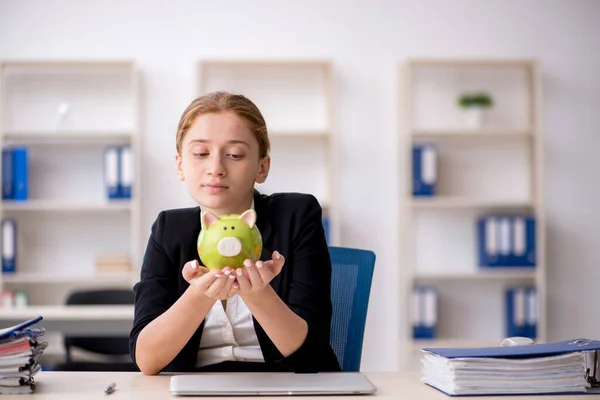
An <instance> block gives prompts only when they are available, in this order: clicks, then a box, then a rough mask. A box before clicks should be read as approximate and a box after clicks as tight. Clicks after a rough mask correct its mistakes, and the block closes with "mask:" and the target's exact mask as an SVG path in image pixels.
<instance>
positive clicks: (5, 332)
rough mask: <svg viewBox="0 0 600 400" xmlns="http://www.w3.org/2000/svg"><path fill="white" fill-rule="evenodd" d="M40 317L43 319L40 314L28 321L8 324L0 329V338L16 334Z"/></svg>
mask: <svg viewBox="0 0 600 400" xmlns="http://www.w3.org/2000/svg"><path fill="white" fill-rule="evenodd" d="M42 319H44V318H43V317H42V316H41V315H38V316H37V317H34V318H32V319H30V320H28V321H25V322H21V323H19V324H17V325H13V326H9V327H8V328H3V329H0V340H2V339H6V338H10V337H13V336H18V335H19V334H20V332H21V331H22V330H24V329H25V328H29V327H30V326H31V325H34V324H37V323H38V322H40V321H41V320H42Z"/></svg>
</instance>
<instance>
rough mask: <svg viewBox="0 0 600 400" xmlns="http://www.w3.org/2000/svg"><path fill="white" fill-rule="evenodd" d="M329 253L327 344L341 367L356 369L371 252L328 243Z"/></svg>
mask: <svg viewBox="0 0 600 400" xmlns="http://www.w3.org/2000/svg"><path fill="white" fill-rule="evenodd" d="M329 255H330V258H331V267H332V270H331V302H332V305H333V315H332V320H331V338H330V343H331V347H332V348H333V351H334V352H335V355H336V356H337V358H338V361H339V363H340V365H341V367H342V370H343V371H344V372H357V371H359V370H360V361H361V356H362V347H363V338H364V333H365V323H366V320H367V309H368V306H369V295H370V293H371V282H372V280H373V270H374V269H375V253H374V252H373V251H370V250H362V249H352V248H344V247H335V246H330V247H329Z"/></svg>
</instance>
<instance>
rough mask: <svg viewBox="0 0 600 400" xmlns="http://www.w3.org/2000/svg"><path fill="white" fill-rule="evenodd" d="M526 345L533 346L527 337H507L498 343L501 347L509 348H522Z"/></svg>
mask: <svg viewBox="0 0 600 400" xmlns="http://www.w3.org/2000/svg"><path fill="white" fill-rule="evenodd" d="M528 344H533V340H532V339H530V338H528V337H522V336H513V337H508V338H506V339H504V340H503V341H502V343H500V346H501V347H509V346H524V345H528Z"/></svg>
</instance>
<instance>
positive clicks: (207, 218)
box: [200, 211, 219, 229]
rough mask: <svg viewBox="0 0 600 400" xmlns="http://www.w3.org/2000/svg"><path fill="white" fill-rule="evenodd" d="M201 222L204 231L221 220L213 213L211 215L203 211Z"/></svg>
mask: <svg viewBox="0 0 600 400" xmlns="http://www.w3.org/2000/svg"><path fill="white" fill-rule="evenodd" d="M200 220H201V221H202V229H206V228H210V226H211V225H212V224H214V223H215V222H217V221H218V220H219V218H217V216H216V215H214V214H213V213H210V212H208V211H202V216H201V217H200Z"/></svg>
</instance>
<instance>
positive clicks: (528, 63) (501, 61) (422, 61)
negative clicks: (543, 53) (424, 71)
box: [407, 57, 536, 68]
mask: <svg viewBox="0 0 600 400" xmlns="http://www.w3.org/2000/svg"><path fill="white" fill-rule="evenodd" d="M407 63H408V64H410V65H412V66H413V67H444V68H498V67H512V68H530V67H532V66H533V65H535V64H536V61H535V60H534V59H519V58H515V59H506V58H470V57H466V58H436V57H431V58H411V59H409V60H407Z"/></svg>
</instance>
